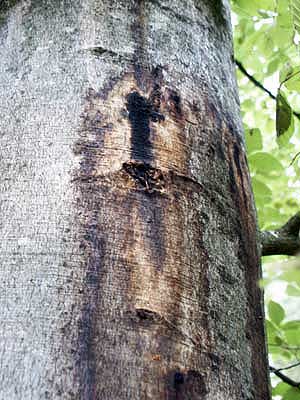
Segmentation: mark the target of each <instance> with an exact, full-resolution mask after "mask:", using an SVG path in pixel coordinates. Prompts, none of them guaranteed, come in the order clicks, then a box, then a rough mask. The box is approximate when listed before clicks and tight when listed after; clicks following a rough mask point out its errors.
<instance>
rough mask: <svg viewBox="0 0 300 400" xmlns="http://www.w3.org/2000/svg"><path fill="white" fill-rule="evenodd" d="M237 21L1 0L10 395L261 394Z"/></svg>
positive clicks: (100, 5)
mask: <svg viewBox="0 0 300 400" xmlns="http://www.w3.org/2000/svg"><path fill="white" fill-rule="evenodd" d="M229 21H230V16H229V6H228V3H227V1H221V0H215V1H208V0H205V1H200V0H180V1H174V0H172V1H171V0H151V1H150V0H149V1H146V0H145V1H142V0H136V1H132V0H118V1H116V0H97V1H96V0H85V1H79V0H73V1H69V0H65V1H59V0H56V1H53V0H51V1H50V0H39V1H34V0H21V1H12V2H9V1H5V2H4V3H1V5H0V58H1V60H2V61H1V64H0V93H1V97H2V100H1V108H0V112H1V119H0V140H1V143H0V151H1V158H0V170H1V175H2V180H1V237H2V241H1V251H0V259H1V280H2V291H1V294H0V310H1V320H0V329H1V336H0V347H1V349H2V350H1V356H0V381H1V384H2V390H1V391H2V394H1V396H2V397H1V398H3V399H7V398H10V399H16V400H17V399H21V398H22V399H23V400H27V399H28V400H29V399H33V400H35V399H36V400H37V399H66V400H69V399H84V400H94V399H98V400H100V399H101V400H111V399H113V400H125V399H131V400H135V399H136V400H141V399H167V400H179V399H180V400H188V399H189V400H193V399H205V400H212V399H214V400H215V399H218V400H229V399H230V400H242V399H244V400H262V399H263V400H267V399H269V391H268V377H267V376H268V374H267V364H266V353H265V344H264V330H263V311H262V305H261V294H260V291H259V288H258V286H257V280H258V278H259V255H258V250H257V245H256V221H255V212H254V207H253V198H252V194H251V188H250V183H249V176H248V171H247V162H246V159H245V154H244V146H243V141H242V128H241V122H240V116H239V104H238V96H237V88H236V82H235V78H234V64H233V54H232V45H231V28H230V23H229Z"/></svg>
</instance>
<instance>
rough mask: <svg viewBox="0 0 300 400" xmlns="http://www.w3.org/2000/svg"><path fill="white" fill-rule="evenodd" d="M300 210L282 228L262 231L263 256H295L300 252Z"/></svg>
mask: <svg viewBox="0 0 300 400" xmlns="http://www.w3.org/2000/svg"><path fill="white" fill-rule="evenodd" d="M299 230H300V212H298V213H297V214H296V215H294V216H293V217H292V218H290V219H289V220H288V222H287V223H286V224H285V225H283V226H282V227H281V228H280V229H277V230H275V231H262V232H260V242H261V246H262V255H263V256H273V255H279V254H284V255H288V256H294V255H296V254H297V253H299V252H300V238H299Z"/></svg>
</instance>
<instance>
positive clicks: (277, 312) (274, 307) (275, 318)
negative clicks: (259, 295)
mask: <svg viewBox="0 0 300 400" xmlns="http://www.w3.org/2000/svg"><path fill="white" fill-rule="evenodd" d="M268 314H269V318H270V320H271V321H272V322H274V323H275V324H276V325H280V322H281V321H282V320H283V319H284V317H285V312H284V309H283V308H282V307H281V305H280V304H278V303H276V302H275V301H273V300H271V301H269V304H268Z"/></svg>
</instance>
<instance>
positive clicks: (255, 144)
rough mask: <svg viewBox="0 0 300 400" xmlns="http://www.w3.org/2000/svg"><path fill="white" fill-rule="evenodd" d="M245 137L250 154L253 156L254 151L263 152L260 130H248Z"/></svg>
mask: <svg viewBox="0 0 300 400" xmlns="http://www.w3.org/2000/svg"><path fill="white" fill-rule="evenodd" d="M245 136H246V147H247V153H248V154H251V153H253V152H254V151H258V150H262V147H263V144H262V135H261V132H260V130H259V129H258V128H252V129H246V131H245Z"/></svg>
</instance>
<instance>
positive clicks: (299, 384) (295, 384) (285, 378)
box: [269, 366, 300, 390]
mask: <svg viewBox="0 0 300 400" xmlns="http://www.w3.org/2000/svg"><path fill="white" fill-rule="evenodd" d="M269 369H270V371H271V372H272V373H273V374H274V375H276V376H278V378H280V379H281V380H282V382H285V383H287V384H288V385H290V386H293V387H295V388H298V389H299V390H300V382H296V381H294V380H293V379H291V378H289V377H288V376H286V375H284V374H283V373H281V372H280V370H278V369H276V368H274V367H271V366H270V367H269Z"/></svg>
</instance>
